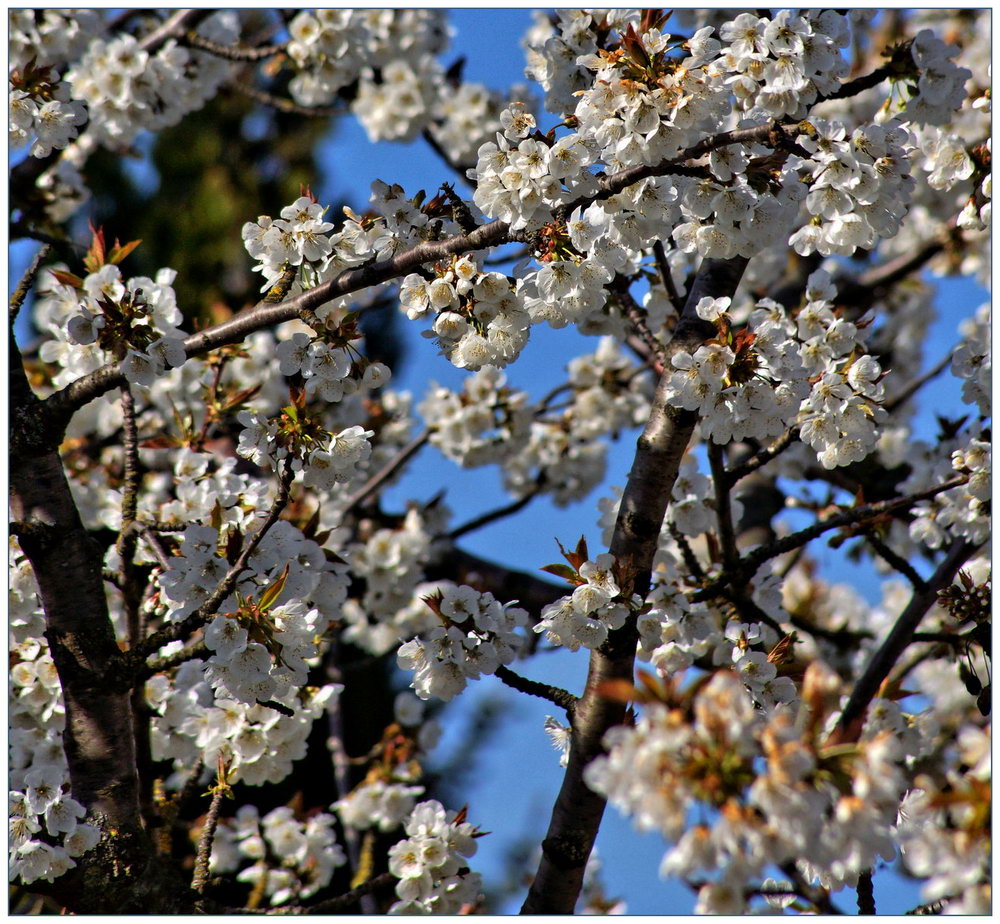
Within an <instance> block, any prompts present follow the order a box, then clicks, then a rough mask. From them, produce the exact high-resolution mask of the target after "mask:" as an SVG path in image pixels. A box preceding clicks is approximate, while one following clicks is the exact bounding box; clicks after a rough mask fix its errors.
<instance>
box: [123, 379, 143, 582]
mask: <svg viewBox="0 0 1000 924" xmlns="http://www.w3.org/2000/svg"><path fill="white" fill-rule="evenodd" d="M121 396H122V397H121V408H122V434H123V441H122V449H123V452H124V463H123V473H122V527H121V534H120V536H119V546H118V548H119V554H120V555H121V556H122V569H123V570H122V577H123V579H124V576H125V570H126V569H127V567H128V565H130V564H131V560H132V553H134V552H135V543H136V536H135V530H133V529H132V528H131V525H132V524H133V523H134V522H135V517H136V510H137V509H138V504H139V430H138V427H137V426H136V422H135V396H134V395H133V394H132V389H131V387H130V386H129V384H128V383H123V384H122V385H121ZM127 553H128V554H127Z"/></svg>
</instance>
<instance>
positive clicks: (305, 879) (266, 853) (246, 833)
mask: <svg viewBox="0 0 1000 924" xmlns="http://www.w3.org/2000/svg"><path fill="white" fill-rule="evenodd" d="M335 823H336V819H335V818H334V817H333V816H332V815H330V814H328V813H326V812H319V813H317V814H315V815H311V816H310V817H309V818H306V819H301V818H297V817H296V816H295V813H294V812H293V811H292V809H291V808H289V807H288V806H286V805H280V806H278V807H277V808H275V809H272V810H271V811H270V812H268V813H267V814H266V815H265V816H264V817H263V818H261V817H260V814H259V812H258V810H257V807H256V806H255V805H241V806H240V808H239V809H237V811H236V816H235V817H234V818H232V819H229V818H224V819H221V820H220V822H219V824H218V827H217V828H216V830H215V840H214V841H213V842H212V854H211V858H210V861H209V870H210V871H211V872H212V873H214V874H216V875H218V874H221V873H236V874H237V875H236V881H237V882H245V883H249V884H250V886H251V888H252V889H253V890H254V891H255V892H256V891H259V892H260V894H261V895H263V896H265V897H266V898H267V899H268V901H269V902H270V904H271V905H272V906H276V905H283V904H286V903H288V902H298V901H301V900H303V899H307V898H309V897H310V896H312V895H315V894H316V893H317V892H318V891H319V890H320V889H322V888H324V887H325V886H327V885H329V883H330V879H331V878H332V876H333V873H334V870H336V869H337V868H338V867H340V866H343V865H344V864H345V863H346V862H347V857H346V855H345V854H344V850H343V848H342V847H341V846H340V845H339V844H338V843H337V839H336V833H335V831H334V825H335ZM247 860H250V861H251V862H250V864H249V865H247V866H243V864H244V863H245V862H246V861H247ZM241 866H243V868H242V869H240V867H241ZM237 871H238V872H237Z"/></svg>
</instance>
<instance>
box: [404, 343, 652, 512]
mask: <svg viewBox="0 0 1000 924" xmlns="http://www.w3.org/2000/svg"><path fill="white" fill-rule="evenodd" d="M564 392H568V393H569V397H568V399H567V400H565V401H560V402H556V400H555V399H556V398H558V397H562V395H563V393H564ZM648 407H649V387H648V383H646V382H645V381H644V380H643V379H642V378H641V377H639V376H636V375H635V366H634V365H633V364H632V363H631V362H630V361H629V360H628V359H627V358H626V357H625V355H624V353H623V352H622V350H621V348H620V346H619V345H618V342H617V341H616V339H615V338H614V337H611V336H606V337H602V338H601V340H600V341H599V343H598V347H597V349H596V350H595V351H594V352H593V353H590V354H585V355H583V356H579V357H576V358H575V359H573V360H572V361H571V362H570V363H569V365H568V381H567V383H566V386H565V387H564V388H560V389H559V390H558V393H557V394H553V395H552V396H550V398H549V399H547V400H543V401H542V402H540V403H539V404H537V405H531V404H530V403H529V396H528V394H527V393H526V392H523V391H520V390H517V389H514V388H512V387H510V386H509V385H508V384H507V376H506V374H505V373H503V372H501V371H500V370H498V369H497V368H495V367H493V366H484V367H483V368H482V369H480V370H479V371H478V372H476V373H475V374H474V375H471V376H469V377H468V378H466V379H465V381H464V382H463V386H462V390H461V391H452V390H450V389H447V388H444V387H441V386H437V385H432V387H431V388H430V390H429V392H428V394H427V396H426V398H425V399H424V401H423V402H422V403H421V404H420V405H419V408H418V409H419V411H420V413H421V414H422V415H423V416H424V419H425V420H426V422H427V425H428V427H429V428H430V429H431V442H432V443H433V445H435V446H436V447H438V448H439V449H440V450H441V452H443V453H444V454H445V455H446V456H447V457H448V458H451V459H454V460H455V461H456V462H458V463H459V464H461V465H462V466H464V467H469V468H471V467H476V466H480V465H488V464H493V463H496V464H499V465H500V467H501V469H502V472H503V480H504V486H505V488H506V489H507V490H508V491H509V492H510V493H511V494H512V495H514V496H515V497H524V496H525V495H526V494H529V493H534V492H542V493H545V494H548V495H551V497H552V499H553V501H554V503H556V504H557V505H559V506H565V505H566V504H569V503H571V502H572V501H575V500H579V499H580V498H581V497H584V496H586V495H587V494H588V493H589V492H590V491H591V490H592V489H593V488H594V487H595V486H596V485H597V484H598V483H599V482H600V480H601V478H602V477H603V476H604V472H605V469H606V447H605V445H604V443H603V442H602V441H601V440H600V439H599V438H600V437H601V436H604V435H606V434H615V433H618V432H620V431H621V430H623V429H627V428H629V427H632V426H635V425H637V424H638V423H640V422H641V420H642V419H643V418H644V416H645V414H646V413H647V410H648Z"/></svg>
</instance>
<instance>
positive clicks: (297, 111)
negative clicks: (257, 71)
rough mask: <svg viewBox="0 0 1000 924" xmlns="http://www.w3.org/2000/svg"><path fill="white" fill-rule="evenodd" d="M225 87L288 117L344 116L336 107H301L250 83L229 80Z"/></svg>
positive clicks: (340, 109) (322, 117)
mask: <svg viewBox="0 0 1000 924" xmlns="http://www.w3.org/2000/svg"><path fill="white" fill-rule="evenodd" d="M227 86H228V87H229V88H230V89H231V90H235V91H236V92H237V93H242V94H243V95H244V96H249V97H250V99H255V100H257V102H258V103H263V104H264V105H265V106H270V107H271V108H272V109H277V110H278V112H284V113H287V114H288V115H300V116H308V117H309V118H312V119H315V118H321V119H329V118H334V117H336V116H342V115H343V114H344V110H343V109H342V108H340V107H338V106H301V105H299V104H298V103H296V102H294V101H293V100H290V99H287V98H286V97H284V96H276V95H275V94H274V93H268V92H267V90H262V89H260V87H255V86H254V85H253V84H252V83H249V82H247V81H244V80H231V81H230V82H229V83H228V84H227Z"/></svg>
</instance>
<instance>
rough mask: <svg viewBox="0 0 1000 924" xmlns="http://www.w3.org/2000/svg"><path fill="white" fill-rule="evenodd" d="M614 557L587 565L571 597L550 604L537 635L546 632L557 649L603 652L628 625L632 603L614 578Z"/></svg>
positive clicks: (600, 557) (537, 626) (605, 556)
mask: <svg viewBox="0 0 1000 924" xmlns="http://www.w3.org/2000/svg"><path fill="white" fill-rule="evenodd" d="M614 563H615V559H614V556H613V555H611V554H610V553H608V552H604V553H602V554H601V555H598V556H597V558H596V559H595V560H594V561H585V562H583V563H582V564H581V565H580V567H579V569H578V571H577V574H578V575H579V581H580V583H579V584H578V585H577V587H576V588H575V589H574V591H573V593H572V594H570V595H569V596H568V597H563V599H562V600H559V601H557V602H556V603H550V604H549V605H548V606H546V607H545V609H543V610H542V618H541V619H540V620H539V621H538V622H537V623H536V624H535V626H534V631H535V632H544V633H545V637H546V638H547V639H548V640H549V641H550V642H552V643H553V644H554V645H562V646H564V647H566V648H569V650H570V651H577V650H578V649H579V648H580V646H581V645H582V646H583V647H584V648H591V649H593V648H599V647H600V646H601V645H603V644H604V642H605V641H606V640H607V638H608V632H610V631H611V630H613V629H620V628H621V627H622V626H623V625H625V620H626V618H627V617H628V615H629V603H630V602H634V601H628V600H626V599H625V598H624V595H623V594H622V591H621V589H620V588H619V586H618V581H617V579H616V578H615V575H614Z"/></svg>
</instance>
